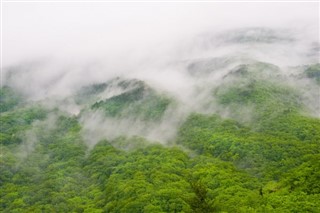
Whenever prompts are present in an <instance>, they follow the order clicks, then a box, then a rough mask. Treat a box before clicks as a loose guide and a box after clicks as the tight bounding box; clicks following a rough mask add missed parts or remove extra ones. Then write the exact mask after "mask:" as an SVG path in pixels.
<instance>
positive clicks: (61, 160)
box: [0, 27, 320, 212]
mask: <svg viewBox="0 0 320 213" xmlns="http://www.w3.org/2000/svg"><path fill="white" fill-rule="evenodd" d="M319 47H320V44H319V41H316V40H312V39H309V38H308V39H307V38H306V37H304V36H303V34H301V31H300V30H296V29H294V28H293V29H291V28H290V29H289V28H285V29H284V28H271V27H245V28H238V29H228V30H223V31H219V32H212V31H208V32H205V33H201V34H199V35H197V36H195V37H193V38H191V39H188V40H186V41H183V42H181V43H179V45H176V46H172V47H171V48H169V49H166V50H161V51H160V50H159V51H154V52H150V54H146V55H143V54H142V53H141V54H142V55H143V56H141V57H139V58H136V60H133V59H132V58H129V57H128V58H126V57H125V56H126V55H125V54H124V55H122V57H120V58H118V59H117V60H118V61H107V62H105V61H104V62H101V61H99V60H96V61H95V60H93V61H90V62H88V63H84V62H81V61H79V63H78V64H77V63H64V62H63V61H59V60H56V59H51V58H45V59H44V58H42V59H40V58H39V59H37V60H28V61H24V62H21V63H17V64H11V65H8V66H6V67H4V72H3V85H2V87H1V90H0V112H1V116H0V119H1V135H0V136H1V137H0V143H1V147H2V148H1V149H2V151H1V156H2V157H1V165H0V166H1V171H2V172H1V174H0V183H1V184H0V185H1V190H0V191H1V192H0V193H1V200H0V211H3V212H319V211H320V208H319V206H320V203H319V200H320V185H319V183H320V182H319V181H320V176H319V175H320V174H319V171H320V153H319V151H320V143H319V142H320V95H319V92H320V63H319V49H320V48H319ZM160 49H161V48H160Z"/></svg>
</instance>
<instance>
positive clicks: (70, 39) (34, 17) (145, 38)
mask: <svg viewBox="0 0 320 213" xmlns="http://www.w3.org/2000/svg"><path fill="white" fill-rule="evenodd" d="M2 4H3V8H2V12H3V14H2V24H3V25H2V44H3V46H2V48H3V49H2V53H3V65H4V66H6V65H12V64H15V63H18V62H20V61H23V60H36V59H38V58H46V57H58V58H62V59H66V60H93V59H97V58H99V59H104V58H111V59H113V58H116V57H117V56H119V55H122V54H124V53H126V54H127V53H132V54H142V55H143V54H148V51H149V50H151V49H157V48H165V47H169V46H171V45H173V44H176V43H177V42H181V41H184V40H187V39H189V38H191V37H192V36H194V35H197V34H199V33H202V32H206V31H214V30H219V29H224V28H239V27H246V26H269V27H308V28H312V29H313V35H312V36H313V37H314V38H315V39H316V38H317V36H318V34H317V33H318V30H319V3H261V2H260V3H217V2H216V3H183V2H180V3H179V2H175V3H159V2H158V3H124V2H123V3H110V2H109V3H106V2H105V3H79V2H78V3H77V2H72V3H61V2H60V3H30V2H29V3H21V2H20V3H13V2H8V1H6V2H3V3H2Z"/></svg>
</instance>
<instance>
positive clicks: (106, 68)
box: [1, 1, 319, 147]
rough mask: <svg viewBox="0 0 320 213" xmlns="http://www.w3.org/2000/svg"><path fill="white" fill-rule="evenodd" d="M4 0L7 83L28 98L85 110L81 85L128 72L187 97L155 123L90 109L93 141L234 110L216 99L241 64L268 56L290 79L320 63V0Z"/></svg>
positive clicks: (86, 125) (166, 129)
mask: <svg viewBox="0 0 320 213" xmlns="http://www.w3.org/2000/svg"><path fill="white" fill-rule="evenodd" d="M2 5H3V8H2V12H3V14H2V46H1V48H2V53H3V54H2V56H1V57H2V67H1V68H2V69H1V72H2V76H3V79H2V84H5V85H10V86H12V87H13V88H16V89H17V90H19V91H20V92H22V93H23V94H24V95H25V96H26V97H27V98H29V100H32V101H39V100H40V101H41V100H42V101H43V100H44V103H45V105H46V106H48V107H59V108H60V109H61V110H62V111H66V112H68V113H70V114H74V115H79V113H80V111H81V106H79V105H78V104H77V103H75V101H74V100H73V99H70V98H69V97H70V96H72V95H74V94H75V93H76V92H77V91H78V90H79V89H80V88H82V87H83V86H88V85H90V84H93V83H103V82H106V81H108V80H110V79H113V78H116V77H121V78H124V79H140V80H143V81H145V82H146V83H147V84H148V85H149V86H151V87H152V88H154V89H156V90H158V91H161V92H163V93H165V94H167V95H168V96H169V97H170V98H172V99H174V100H176V101H177V102H178V103H179V105H178V106H176V108H174V107H173V108H170V109H169V110H168V111H167V112H166V114H165V115H164V118H163V119H162V120H161V121H160V122H159V123H158V124H157V125H155V124H152V123H143V122H142V121H140V120H136V119H132V118H126V119H122V120H119V119H116V118H104V116H103V115H102V114H101V112H99V111H96V112H93V113H91V114H90V113H84V114H82V115H81V118H80V122H81V123H82V125H83V133H84V138H85V140H86V141H87V142H88V145H89V147H92V146H93V145H95V143H96V142H97V141H98V140H100V139H102V138H104V137H109V138H111V139H113V138H116V137H117V136H120V135H122V134H127V135H136V134H138V135H143V136H145V137H147V138H150V139H151V140H157V141H168V140H171V139H172V138H173V137H174V135H175V133H176V128H177V126H178V125H180V124H181V122H182V121H183V120H184V119H185V118H186V115H188V114H189V113H190V112H194V111H195V112H201V113H211V112H219V113H220V114H222V115H223V116H228V115H229V112H228V110H227V109H225V110H223V109H220V108H219V106H217V105H216V104H215V103H214V100H212V99H209V98H208V97H211V96H212V94H211V93H212V89H213V88H216V87H217V86H219V84H221V81H222V79H224V78H225V76H226V75H227V74H228V73H229V72H230V70H232V69H234V68H235V67H237V66H238V65H240V64H244V63H254V62H257V61H261V62H265V63H270V64H273V65H275V66H277V67H279V69H280V70H281V72H282V74H283V76H287V77H288V79H291V77H292V76H297V75H298V74H299V73H296V71H297V70H298V71H299V69H292V67H298V66H303V65H307V64H312V63H317V62H319V3H316V2H314V3H310V2H309V3H302V2H300V3H297V2H296V3H293V2H282V3H280V2H270V3H266V2H256V3H253V2H251V3H249V2H247V3H244V2H233V3H231V2H229V3H222V2H215V3H213V2H211V3H208V2H199V3H195V2H193V3H187V2H172V3H171V2H165V3H160V2H153V3H152V2H150V3H145V2H144V3H143V2H132V3H130V2H120V3H115V2H104V3H103V2H99V3H98V2H92V3H89V2H87V3H85V2H81V3H80V2H70V1H69V2H60V1H59V2H44V3H31V2H15V3H14V2H10V1H6V2H3V4H2ZM288 79H284V81H287V80H288ZM288 82H289V83H290V82H291V81H289V80H288ZM306 82H307V83H308V84H309V83H310V82H311V81H305V80H299V81H294V83H291V84H292V85H294V86H295V87H301V88H302V91H304V97H305V100H304V101H305V103H306V105H309V106H310V107H309V108H310V109H311V111H313V114H314V115H317V113H318V111H319V106H317V105H318V103H319V102H318V100H317V98H319V97H317V94H318V89H319V87H318V86H317V85H311V86H310V85H309V86H308V87H306V86H305V84H306ZM311 84H312V82H311ZM112 92H115V91H112ZM117 92H119V91H117ZM104 98H105V97H104ZM211 98H212V97H211ZM101 99H102V98H101ZM250 111H251V109H249V108H247V109H244V111H243V115H244V117H246V118H248V119H249V117H250ZM29 136H30V138H33V136H32V135H29ZM32 141H33V139H32ZM30 144H31V145H30V147H32V146H33V142H32V143H30Z"/></svg>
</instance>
